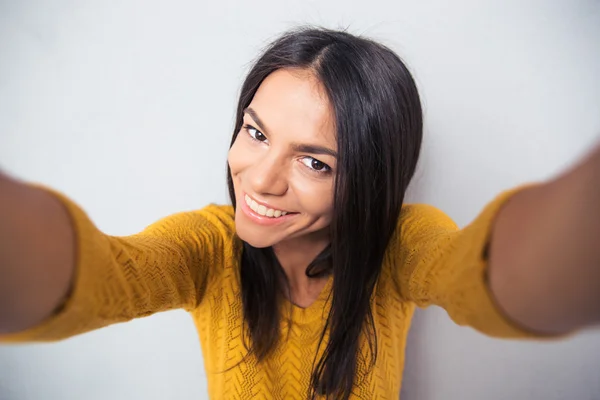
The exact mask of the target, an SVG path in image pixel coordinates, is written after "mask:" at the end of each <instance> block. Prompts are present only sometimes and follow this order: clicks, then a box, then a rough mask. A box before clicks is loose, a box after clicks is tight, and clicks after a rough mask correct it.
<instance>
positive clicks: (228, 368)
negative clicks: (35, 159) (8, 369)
mask: <svg viewBox="0 0 600 400" xmlns="http://www.w3.org/2000/svg"><path fill="white" fill-rule="evenodd" d="M48 190H49V189H48ZM516 190H518V189H514V190H511V191H506V192H504V193H502V194H500V195H499V196H498V197H497V198H496V199H495V200H494V201H492V202H491V203H489V204H488V205H487V206H486V207H485V208H484V210H483V211H482V212H481V213H480V214H479V215H478V216H477V218H476V219H475V220H474V221H473V222H472V223H471V224H469V225H468V226H467V227H465V228H464V229H458V227H457V225H456V224H455V223H454V222H453V221H452V220H451V219H450V218H449V217H448V216H447V215H446V214H444V213H443V212H442V211H440V210H438V209H437V208H435V207H432V206H428V205H423V204H413V205H405V206H404V207H403V208H402V212H401V216H400V219H399V222H398V230H397V233H396V234H395V235H394V237H393V238H392V240H391V243H390V246H389V248H388V251H387V253H386V256H385V260H384V265H383V269H382V274H381V276H380V279H379V281H378V283H377V285H376V288H375V293H374V296H373V302H372V307H373V314H374V320H375V326H376V332H377V341H378V343H377V344H378V346H377V348H378V354H377V362H376V364H375V367H374V368H372V369H370V370H367V368H366V362H368V356H369V352H368V350H367V346H366V342H365V341H364V339H363V342H362V344H363V345H362V346H361V349H360V352H361V354H362V355H361V356H359V357H358V359H359V364H358V367H357V376H356V378H355V382H356V387H355V390H354V396H353V398H355V399H397V398H398V396H399V393H400V384H401V379H402V370H403V366H404V351H405V345H406V337H407V334H408V329H409V326H410V321H411V317H412V315H413V312H414V307H415V305H418V306H422V307H425V306H428V305H438V306H441V307H443V308H445V309H446V310H447V312H448V314H449V315H450V317H451V318H452V319H453V320H454V321H455V322H456V323H458V324H461V325H469V326H472V327H473V328H475V329H477V330H479V331H481V332H483V333H486V334H489V335H493V336H500V337H528V336H532V335H530V334H529V333H527V332H525V331H523V330H521V329H519V328H518V327H516V326H515V325H513V324H511V323H510V321H508V320H507V319H506V318H505V317H504V316H503V315H502V314H501V312H500V311H499V310H498V309H497V307H496V305H495V304H494V301H493V299H492V297H491V295H490V293H489V291H488V288H487V285H486V276H485V275H486V260H485V259H484V254H485V252H484V250H485V248H486V244H487V243H488V242H489V238H490V233H491V227H492V222H493V218H494V217H495V215H496V214H497V212H498V210H499V209H500V207H501V206H502V204H503V203H504V202H505V201H506V200H507V199H508V198H509V197H510V195H511V194H513V193H514V192H515V191H516ZM52 193H54V194H55V195H56V196H58V197H59V198H60V199H61V200H62V202H63V203H64V204H65V206H66V207H67V208H68V210H69V213H70V215H71V217H72V220H73V223H74V226H75V230H76V236H77V272H76V277H75V282H74V286H73V289H72V292H71V293H70V296H69V298H68V300H67V301H66V302H65V304H64V305H63V306H62V307H61V309H60V310H57V312H56V314H55V315H53V316H52V317H51V318H49V319H48V320H47V321H45V322H43V323H42V324H40V325H39V326H36V327H34V328H32V329H29V330H27V331H25V332H21V333H18V334H13V335H6V336H3V337H0V342H5V343H10V342H24V341H54V340H60V339H64V338H68V337H70V336H73V335H77V334H81V333H84V332H87V331H90V330H93V329H97V328H101V327H104V326H107V325H110V324H113V323H118V322H124V321H128V320H130V319H132V318H137V317H143V316H147V315H150V314H152V313H155V312H160V311H166V310H172V309H177V308H184V309H186V310H188V311H189V312H190V313H191V314H192V316H193V318H194V321H195V324H196V327H197V329H198V333H199V337H200V341H201V344H202V353H203V356H204V365H205V369H206V374H207V378H208V387H209V394H210V398H211V399H219V400H220V399H306V397H307V391H308V384H309V379H310V374H311V370H312V367H313V361H314V359H315V354H316V351H317V344H318V339H319V336H320V333H321V331H322V329H323V326H324V322H325V320H324V317H325V316H326V315H327V311H328V307H329V304H328V302H327V301H326V300H327V297H328V294H329V292H330V290H331V287H332V285H331V283H332V282H331V279H330V281H329V282H328V284H327V286H326V287H325V289H324V290H323V292H322V293H321V295H320V297H319V299H318V300H317V301H316V302H315V303H314V304H312V305H311V306H310V307H308V308H305V309H302V308H299V307H296V306H294V305H292V304H290V303H288V304H287V306H288V307H286V308H287V309H289V310H291V319H292V320H291V324H288V323H287V322H284V323H282V329H281V331H282V332H281V335H282V336H283V338H282V342H281V345H280V346H279V348H277V350H276V351H275V353H274V354H273V355H272V356H271V357H270V358H269V359H268V360H266V361H265V362H263V363H261V364H258V363H257V362H256V361H255V360H254V359H253V358H252V357H246V358H244V356H245V355H246V350H245V347H244V345H243V340H242V323H243V315H242V302H241V296H240V293H241V290H240V289H241V288H240V279H239V268H240V264H239V260H240V255H241V243H240V241H239V239H237V238H236V236H235V225H234V219H233V215H234V214H233V209H232V208H231V207H230V206H216V205H210V206H208V207H206V208H204V209H202V210H199V211H195V212H185V213H179V214H175V215H172V216H170V217H167V218H164V219H162V220H160V221H158V222H156V223H154V224H152V225H150V226H149V227H147V228H146V229H144V230H143V231H142V232H141V233H139V234H136V235H132V236H127V237H115V236H108V235H105V234H103V233H101V232H100V231H99V230H98V229H97V228H96V227H95V225H94V224H93V223H92V222H91V221H90V219H89V218H88V217H87V216H86V214H85V213H84V212H83V211H82V210H81V208H80V207H78V206H77V205H76V204H75V203H74V202H72V201H71V200H69V199H68V198H67V197H65V196H64V195H62V194H60V193H57V192H54V191H52ZM288 329H289V330H290V331H288ZM321 350H322V349H321Z"/></svg>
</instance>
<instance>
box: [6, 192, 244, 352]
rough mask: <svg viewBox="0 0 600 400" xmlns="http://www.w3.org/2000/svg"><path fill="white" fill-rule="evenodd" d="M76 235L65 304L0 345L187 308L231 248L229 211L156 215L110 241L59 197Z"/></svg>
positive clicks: (68, 334)
mask: <svg viewBox="0 0 600 400" xmlns="http://www.w3.org/2000/svg"><path fill="white" fill-rule="evenodd" d="M44 189H46V190H48V191H49V192H51V193H52V194H54V195H55V196H57V197H58V198H59V200H61V202H62V203H63V205H64V206H65V207H66V209H67V210H68V213H69V215H70V217H71V221H72V224H73V227H74V231H75V238H76V239H75V240H76V245H75V250H76V269H75V276H74V280H73V284H72V287H71V290H70V293H69V294H68V297H67V299H66V300H65V301H64V302H63V304H62V305H61V307H60V308H59V309H58V310H56V311H55V313H54V314H53V315H51V316H50V317H49V318H47V320H45V321H43V322H41V323H40V324H39V325H38V326H34V327H32V328H30V329H27V330H25V331H22V332H18V333H14V334H8V335H4V336H0V342H6V343H10V342H37V341H56V340H60V339H65V338H68V337H71V336H74V335H78V334H81V333H84V332H88V331H91V330H94V329H98V328H101V327H105V326H108V325H111V324H114V323H119V322H125V321H129V320H131V319H133V318H137V317H144V316H147V315H150V314H153V313H156V312H160V311H167V310H172V309H177V308H184V309H187V310H191V309H193V308H195V307H196V306H197V305H198V304H199V303H200V302H201V301H202V298H203V295H204V293H205V292H206V290H207V288H209V287H210V285H211V282H212V281H214V280H215V278H216V276H217V275H218V271H219V270H220V269H222V268H221V266H222V265H221V264H222V263H223V262H224V256H225V255H226V253H227V249H228V248H229V249H230V248H231V239H230V238H231V237H232V236H233V234H232V233H231V232H232V231H233V226H232V225H233V224H232V221H233V218H232V215H231V211H229V210H228V207H218V206H214V205H211V206H208V207H206V208H204V209H202V210H199V211H193V212H184V213H178V214H174V215H171V216H169V217H166V218H163V219H161V220H159V221H157V222H155V223H154V224H152V225H150V226H148V227H147V228H145V229H144V230H143V231H141V232H140V233H138V234H134V235H131V236H126V237H119V236H110V235H106V234H104V233H102V232H101V231H99V230H98V229H97V228H96V226H95V225H94V224H93V222H92V221H91V220H90V218H89V217H88V216H87V215H86V214H85V212H84V211H83V210H82V209H81V208H80V207H79V206H78V205H76V204H75V203H74V202H73V201H71V200H70V199H68V198H67V197H65V196H64V195H62V194H60V193H58V192H56V191H53V190H51V189H48V188H44Z"/></svg>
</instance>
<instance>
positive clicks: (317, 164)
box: [310, 158, 325, 171]
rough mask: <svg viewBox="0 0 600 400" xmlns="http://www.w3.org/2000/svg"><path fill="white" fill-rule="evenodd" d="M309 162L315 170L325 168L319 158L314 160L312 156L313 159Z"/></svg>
mask: <svg viewBox="0 0 600 400" xmlns="http://www.w3.org/2000/svg"><path fill="white" fill-rule="evenodd" d="M310 164H311V165H310V166H311V167H312V169H314V170H316V171H320V170H322V169H323V168H325V164H324V163H322V162H321V161H319V160H315V159H314V158H313V160H312V162H311V163H310Z"/></svg>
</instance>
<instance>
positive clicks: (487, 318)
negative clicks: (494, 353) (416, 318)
mask: <svg viewBox="0 0 600 400" xmlns="http://www.w3.org/2000/svg"><path fill="white" fill-rule="evenodd" d="M528 186H530V185H524V186H520V187H518V188H515V189H512V190H508V191H505V192H503V193H501V194H500V195H498V196H497V197H496V198H495V199H494V200H493V201H491V202H490V203H488V204H487V205H486V206H485V207H484V209H483V210H482V211H481V212H480V213H479V215H478V216H477V217H476V218H475V219H474V220H473V221H472V222H471V223H470V224H468V225H467V226H466V227H464V228H463V229H459V228H458V226H457V225H456V224H455V223H454V222H453V221H452V219H450V217H448V216H447V215H446V214H445V213H443V212H442V211H440V210H439V209H437V208H435V207H433V206H429V205H424V204H416V205H406V206H404V207H403V209H402V212H401V216H400V223H399V229H400V240H399V243H395V246H396V249H397V250H396V251H395V252H394V253H395V257H396V262H398V261H400V265H396V275H395V276H396V277H397V278H398V281H397V283H398V285H399V291H400V293H401V296H402V297H403V298H405V299H406V300H409V301H413V302H414V303H416V304H417V305H418V306H419V307H427V306H429V305H437V306H440V307H442V308H444V309H445V310H446V311H447V312H448V314H449V316H450V317H451V318H452V320H453V321H454V322H456V323H457V324H459V325H467V326H470V327H472V328H474V329H476V330H478V331H480V332H482V333H484V334H487V335H490V336H495V337H504V338H528V337H538V336H537V335H536V334H534V333H533V332H529V331H527V330H526V329H524V328H522V327H520V326H518V325H517V324H516V323H514V322H512V321H511V320H510V319H509V318H508V317H507V316H506V315H505V314H503V312H502V310H501V309H500V308H499V307H498V304H497V303H496V302H495V300H494V297H493V295H492V293H491V291H490V289H489V287H488V283H487V266H488V263H487V255H486V252H487V247H488V244H489V241H490V238H491V231H492V226H493V222H494V218H495V217H496V215H497V214H498V212H499V210H500V209H501V207H502V206H503V205H504V204H505V203H506V202H507V201H508V200H509V199H510V197H511V196H512V195H513V194H515V193H516V192H517V191H518V190H522V189H524V188H525V187H528ZM396 238H397V236H396ZM393 245H394V244H393ZM398 253H399V255H400V257H399V258H398V257H397V256H398Z"/></svg>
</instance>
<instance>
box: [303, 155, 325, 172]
mask: <svg viewBox="0 0 600 400" xmlns="http://www.w3.org/2000/svg"><path fill="white" fill-rule="evenodd" d="M302 164H304V165H306V166H307V167H308V169H310V170H311V171H313V172H320V173H324V172H329V171H331V168H330V167H329V165H327V164H325V163H324V162H323V161H319V160H317V159H316V158H312V157H304V158H302Z"/></svg>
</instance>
